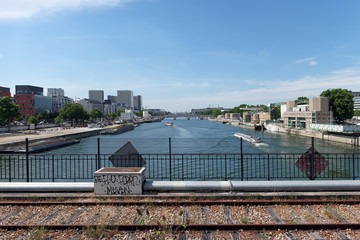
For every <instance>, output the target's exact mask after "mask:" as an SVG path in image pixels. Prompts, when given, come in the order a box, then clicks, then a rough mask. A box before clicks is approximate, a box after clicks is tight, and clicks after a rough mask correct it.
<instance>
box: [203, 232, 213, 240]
mask: <svg viewBox="0 0 360 240" xmlns="http://www.w3.org/2000/svg"><path fill="white" fill-rule="evenodd" d="M201 240H212V237H211V233H210V232H205V233H203V234H202V235H201Z"/></svg>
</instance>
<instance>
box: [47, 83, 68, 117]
mask: <svg viewBox="0 0 360 240" xmlns="http://www.w3.org/2000/svg"><path fill="white" fill-rule="evenodd" d="M47 96H48V97H51V99H52V112H59V111H60V109H62V108H63V107H64V105H65V103H72V102H73V100H72V99H70V98H69V97H66V96H65V93H64V89H62V88H48V90H47Z"/></svg>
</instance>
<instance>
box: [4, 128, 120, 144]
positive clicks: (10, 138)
mask: <svg viewBox="0 0 360 240" xmlns="http://www.w3.org/2000/svg"><path fill="white" fill-rule="evenodd" d="M113 127H114V126H108V127H107V128H113ZM107 128H88V127H76V128H61V127H57V128H48V129H44V130H40V131H39V130H36V131H35V132H33V133H31V132H29V131H24V132H23V133H22V134H19V133H13V134H11V133H10V134H9V133H2V134H0V146H1V145H7V144H13V143H22V142H24V141H25V139H26V138H28V139H29V141H32V140H42V139H48V138H54V137H67V136H70V135H73V134H80V133H86V132H98V131H101V130H104V129H107ZM94 135H96V134H94Z"/></svg>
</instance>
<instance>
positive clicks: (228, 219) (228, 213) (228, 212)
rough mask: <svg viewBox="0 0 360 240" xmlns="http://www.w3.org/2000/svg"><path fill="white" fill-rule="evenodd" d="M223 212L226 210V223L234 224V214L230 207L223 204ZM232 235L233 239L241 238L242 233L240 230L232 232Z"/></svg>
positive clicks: (238, 239)
mask: <svg viewBox="0 0 360 240" xmlns="http://www.w3.org/2000/svg"><path fill="white" fill-rule="evenodd" d="M223 212H224V217H225V221H226V223H227V224H234V220H233V219H232V216H231V209H230V208H229V207H225V206H223ZM230 236H231V239H233V240H240V235H239V233H238V232H230Z"/></svg>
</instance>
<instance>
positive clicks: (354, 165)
mask: <svg viewBox="0 0 360 240" xmlns="http://www.w3.org/2000/svg"><path fill="white" fill-rule="evenodd" d="M352 158H353V159H352V160H353V164H352V165H353V180H355V153H353V157H352Z"/></svg>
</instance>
